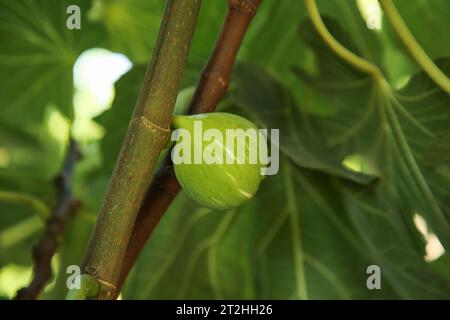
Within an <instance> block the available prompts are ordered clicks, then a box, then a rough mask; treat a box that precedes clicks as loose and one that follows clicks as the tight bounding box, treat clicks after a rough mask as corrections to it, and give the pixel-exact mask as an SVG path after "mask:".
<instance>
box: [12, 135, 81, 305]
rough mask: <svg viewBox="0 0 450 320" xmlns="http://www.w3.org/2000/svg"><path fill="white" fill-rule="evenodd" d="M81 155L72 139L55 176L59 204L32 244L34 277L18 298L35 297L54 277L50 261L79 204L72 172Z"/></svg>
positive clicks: (32, 298) (18, 293) (27, 298)
mask: <svg viewBox="0 0 450 320" xmlns="http://www.w3.org/2000/svg"><path fill="white" fill-rule="evenodd" d="M78 159H80V151H79V149H78V145H77V143H76V142H75V141H74V140H71V141H70V144H69V148H68V150H67V155H66V159H65V161H64V165H63V167H62V169H61V172H60V173H59V174H58V175H57V177H56V178H55V188H56V190H57V192H58V197H57V204H56V206H55V209H54V211H53V213H52V215H51V217H50V218H49V219H48V220H47V222H46V228H45V230H44V233H43V235H42V237H41V239H40V240H39V242H38V243H37V245H36V246H35V247H33V261H34V269H33V279H32V281H31V283H30V284H29V286H28V287H25V288H22V289H20V290H19V291H18V292H17V295H16V297H15V299H17V300H34V299H37V297H38V296H39V294H40V293H41V292H42V290H43V289H44V287H45V285H46V284H47V283H48V281H49V280H50V279H51V278H52V268H51V261H52V257H53V256H54V254H55V253H56V250H57V249H58V247H59V245H60V242H61V239H62V237H63V235H64V230H65V227H66V225H67V223H68V221H69V220H70V218H71V217H72V216H73V215H74V214H75V212H76V210H77V208H78V207H79V205H80V202H79V200H77V199H76V198H75V197H74V195H73V193H72V175H73V171H74V167H75V163H76V162H77V160H78Z"/></svg>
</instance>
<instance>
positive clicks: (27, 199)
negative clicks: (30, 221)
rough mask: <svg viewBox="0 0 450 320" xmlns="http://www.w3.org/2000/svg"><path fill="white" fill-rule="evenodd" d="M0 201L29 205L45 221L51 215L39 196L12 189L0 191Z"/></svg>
mask: <svg viewBox="0 0 450 320" xmlns="http://www.w3.org/2000/svg"><path fill="white" fill-rule="evenodd" d="M0 202H10V203H15V204H20V205H24V206H27V207H30V208H31V209H33V210H34V211H35V212H36V213H37V214H38V216H39V217H40V218H41V219H42V221H46V220H47V219H48V218H50V215H51V210H50V208H49V207H48V206H47V205H46V204H45V203H44V202H42V201H41V200H40V199H39V198H37V197H35V196H33V195H31V194H27V193H21V192H13V191H0Z"/></svg>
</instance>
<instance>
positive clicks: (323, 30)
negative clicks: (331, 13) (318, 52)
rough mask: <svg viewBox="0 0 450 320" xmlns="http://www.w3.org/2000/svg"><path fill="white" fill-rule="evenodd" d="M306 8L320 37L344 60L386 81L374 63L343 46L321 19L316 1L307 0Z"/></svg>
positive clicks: (375, 77)
mask: <svg viewBox="0 0 450 320" xmlns="http://www.w3.org/2000/svg"><path fill="white" fill-rule="evenodd" d="M305 6H306V9H307V11H308V14H309V17H310V18H311V22H312V23H313V25H314V27H315V28H316V30H317V32H318V33H319V35H320V37H321V38H322V39H323V40H324V41H325V42H326V43H327V44H328V45H329V46H330V48H331V49H332V50H333V51H334V52H335V53H336V54H337V55H338V56H339V57H341V58H342V59H344V60H345V61H347V62H348V63H350V64H351V65H352V66H354V67H355V68H357V69H358V70H360V71H362V72H364V73H368V74H369V75H371V76H372V77H373V78H374V79H376V80H382V79H384V76H383V74H382V72H381V70H380V69H379V68H378V67H377V66H376V65H374V64H373V63H371V62H369V61H367V60H364V59H363V58H361V57H359V56H357V55H356V54H354V53H353V52H351V51H350V50H348V49H347V48H345V47H344V46H342V45H341V44H340V43H339V42H338V41H337V40H336V39H335V38H334V37H333V35H332V34H331V33H330V32H329V31H328V29H327V27H326V26H325V24H324V23H323V20H322V18H321V17H320V13H319V9H318V8H317V4H316V1H315V0H305Z"/></svg>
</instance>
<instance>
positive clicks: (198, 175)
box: [172, 112, 266, 210]
mask: <svg viewBox="0 0 450 320" xmlns="http://www.w3.org/2000/svg"><path fill="white" fill-rule="evenodd" d="M194 121H201V122H202V129H203V130H202V133H204V132H205V131H206V130H208V129H218V130H220V132H221V133H222V135H223V140H224V141H223V144H220V143H219V145H220V147H221V148H222V149H223V155H224V156H225V154H226V153H227V152H232V153H233V155H235V153H236V147H235V150H227V149H226V143H225V140H226V131H225V130H226V129H243V130H247V129H250V128H251V129H255V130H257V129H258V128H257V127H256V126H255V125H254V124H253V122H251V121H249V120H247V119H245V118H243V117H240V116H237V115H234V114H230V113H223V112H214V113H207V114H200V115H193V116H175V117H174V120H173V124H172V125H173V127H174V128H175V129H181V128H182V129H187V130H188V131H189V132H190V134H191V159H192V164H185V163H181V164H174V169H175V175H176V177H177V179H178V181H179V183H180V185H181V187H182V189H183V190H184V192H185V193H186V194H187V195H188V197H190V198H191V199H193V200H195V201H197V202H198V203H199V204H201V205H202V206H205V207H208V208H211V209H214V210H230V209H233V208H236V207H239V206H241V205H243V204H244V203H246V202H247V201H249V200H250V199H251V198H252V197H253V196H254V195H255V193H256V192H257V190H258V188H259V185H260V183H261V181H262V180H263V178H264V176H263V175H261V168H262V165H261V163H260V162H259V158H258V161H257V163H256V164H250V163H249V161H248V154H249V147H250V146H249V143H248V139H246V140H245V157H246V159H245V163H244V164H237V163H233V164H227V163H223V164H216V163H213V164H206V163H204V161H203V163H201V164H194V163H193V159H194V154H193V153H194V141H193V140H194ZM215 142H216V143H218V141H216V140H215ZM177 143H179V142H177ZM210 143H211V141H203V149H202V153H203V151H204V150H205V147H206V146H207V145H209V144H210ZM264 143H266V141H264ZM236 145H237V138H236V140H235V146H236ZM258 145H259V144H258ZM256 151H258V150H256Z"/></svg>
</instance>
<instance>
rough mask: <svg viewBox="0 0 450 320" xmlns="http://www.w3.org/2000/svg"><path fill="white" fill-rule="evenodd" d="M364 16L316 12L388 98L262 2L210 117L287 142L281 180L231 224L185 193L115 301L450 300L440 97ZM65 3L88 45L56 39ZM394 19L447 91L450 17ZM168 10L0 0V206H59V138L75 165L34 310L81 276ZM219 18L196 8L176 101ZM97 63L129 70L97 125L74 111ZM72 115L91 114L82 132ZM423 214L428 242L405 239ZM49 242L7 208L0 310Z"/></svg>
mask: <svg viewBox="0 0 450 320" xmlns="http://www.w3.org/2000/svg"><path fill="white" fill-rule="evenodd" d="M364 2H365V1H352V0H345V1H325V0H323V1H322V0H319V1H318V5H319V8H320V11H321V13H322V14H323V15H324V16H326V18H324V20H325V22H326V24H327V26H328V28H329V30H330V32H331V33H332V34H333V35H334V36H335V37H336V38H337V39H338V40H339V41H340V42H341V43H342V44H343V45H344V46H345V47H347V48H349V49H350V50H352V51H353V52H355V53H357V54H359V55H360V56H361V57H363V58H365V59H367V60H370V61H372V62H373V63H375V64H377V65H378V66H379V67H380V68H381V69H382V70H383V72H384V73H385V74H386V77H387V79H388V80H389V83H390V85H391V87H389V89H386V90H380V89H379V87H376V86H374V84H373V83H372V82H371V79H370V78H368V77H367V76H365V75H363V74H361V73H360V72H358V71H357V70H355V69H353V68H352V67H351V66H350V65H348V64H347V63H346V62H344V61H342V60H340V59H339V58H338V57H337V56H336V55H334V54H333V53H332V52H331V51H330V50H329V48H328V47H327V46H326V44H324V43H323V41H322V40H321V39H320V38H319V37H318V35H317V34H316V32H315V30H314V28H313V27H312V25H311V23H310V22H309V20H308V17H307V13H306V10H305V8H304V6H303V2H302V1H297V0H280V1H276V0H265V1H263V4H262V5H261V8H260V11H259V12H258V14H257V16H256V17H255V19H254V21H253V23H252V25H251V27H250V29H249V31H248V33H247V35H246V37H245V40H244V43H243V45H242V48H241V50H240V53H239V63H238V65H237V66H236V68H235V72H234V74H233V78H232V83H231V86H230V91H229V93H228V94H227V96H226V97H225V100H224V102H223V104H222V105H221V108H229V109H230V110H233V112H238V113H242V114H245V115H246V116H247V117H250V118H251V119H252V120H253V121H255V122H256V123H257V124H258V125H259V126H261V127H265V128H279V129H280V135H281V137H280V148H281V154H282V155H281V158H282V162H281V165H280V172H279V174H278V175H276V176H273V177H269V178H267V179H265V181H264V182H263V184H262V187H261V190H260V191H259V192H258V194H257V195H256V197H255V198H254V199H253V200H252V201H251V202H250V203H248V204H247V205H245V206H243V207H241V208H238V209H236V210H233V211H230V212H226V213H222V212H212V211H211V210H209V209H205V208H201V207H199V206H198V205H197V204H195V203H193V202H192V201H191V200H189V199H187V198H186V197H185V196H184V195H183V193H181V194H180V195H179V197H178V198H177V199H176V201H175V202H174V203H173V205H172V206H171V208H170V210H169V211H168V212H167V213H166V215H165V216H164V218H163V219H162V221H161V223H160V225H159V226H158V228H157V229H156V231H155V233H154V234H153V235H152V238H151V241H149V243H148V244H147V246H146V248H145V249H144V251H143V252H142V255H141V257H140V258H139V260H138V262H137V264H136V266H135V268H134V269H133V271H132V273H131V274H130V277H129V278H128V280H127V282H126V284H125V287H124V289H123V291H122V296H123V298H125V299H128V298H130V299H131V298H132V299H148V298H151V299H162V298H218V299H220V298H234V299H240V298H243V299H251V298H263V299H264V298H274V299H299V298H302V299H303V298H313V299H328V298H331V299H350V298H354V299H365V298H367V299H385V298H408V299H414V298H439V299H442V298H450V272H449V270H450V259H449V256H448V254H447V253H445V252H444V253H443V254H442V251H443V250H442V249H441V250H440V251H439V248H440V247H439V246H438V245H439V241H438V240H437V238H439V240H440V243H441V244H442V246H443V248H445V249H446V250H448V249H449V246H450V241H449V239H450V193H449V190H450V161H449V159H450V149H449V146H450V139H449V137H450V97H449V96H448V95H446V94H445V93H443V92H442V91H441V90H440V89H439V88H437V87H436V85H435V84H434V83H433V82H432V81H431V80H430V79H429V78H428V77H427V76H426V75H425V74H424V73H423V72H421V71H420V69H419V68H418V67H417V66H416V65H415V63H414V62H413V61H412V60H411V58H410V57H409V55H408V53H407V52H405V51H404V48H403V47H402V45H401V43H400V42H399V40H398V39H397V37H396V35H395V33H394V31H393V30H392V29H391V28H390V26H389V25H388V23H387V21H385V20H384V19H383V20H382V24H381V26H382V28H381V30H370V29H369V28H368V27H367V25H366V21H365V20H364V19H363V15H362V14H361V11H360V9H361V5H362V4H364ZM366 2H367V1H366ZM369 2H370V3H373V1H368V2H367V3H369ZM70 4H77V5H79V6H80V8H81V10H82V28H81V30H68V29H67V28H66V27H65V21H66V18H67V14H66V8H67V6H68V5H70ZM358 4H359V6H358ZM395 4H396V6H397V8H398V10H399V12H400V13H401V15H402V16H403V18H404V19H405V21H406V23H407V24H408V26H409V27H410V29H411V31H412V33H413V34H414V35H415V36H416V37H417V39H418V41H419V42H420V43H421V44H422V45H423V46H424V48H425V50H426V51H427V53H428V54H429V55H430V56H431V57H432V58H433V59H438V58H439V59H438V60H437V62H436V63H437V64H438V66H439V67H440V68H441V69H442V70H443V71H444V72H445V73H446V74H448V75H450V60H449V58H450V42H449V41H450V40H449V39H448V37H447V38H446V37H445V35H443V30H448V28H449V23H450V22H449V20H448V16H449V14H450V2H449V1H448V0H433V1H419V0H413V1H411V0H397V1H395ZM163 6H164V1H162V0H152V1H148V0H109V1H106V0H93V1H90V0H75V1H66V0H60V1H58V2H57V4H56V2H55V1H52V0H15V1H10V0H0V190H2V191H16V192H21V193H26V194H29V195H32V196H34V197H37V198H38V199H41V201H42V202H43V203H45V204H47V205H48V206H50V207H52V206H53V205H54V202H55V190H54V188H53V182H52V181H53V177H54V176H55V174H56V173H57V172H58V171H59V170H60V167H61V165H62V161H63V159H64V154H65V150H66V148H67V145H68V140H69V136H70V135H72V136H75V137H76V138H77V139H78V142H79V144H80V145H81V148H82V153H83V155H84V156H83V159H82V160H81V161H80V162H79V163H78V165H77V168H76V172H75V177H74V185H73V188H74V190H75V193H76V195H77V197H78V198H80V200H81V201H82V207H81V209H80V210H79V212H78V213H77V215H76V217H75V218H74V219H73V220H72V221H71V222H70V224H69V226H68V228H67V232H66V233H65V235H64V239H63V241H62V244H61V248H60V250H59V252H58V254H57V255H56V256H55V258H54V271H55V273H56V278H55V281H54V282H53V283H52V284H51V285H49V286H48V287H47V289H46V291H45V292H44V294H43V295H42V298H46V299H51V298H63V297H64V296H65V293H66V277H67V274H66V272H65V270H66V268H67V266H68V265H72V264H79V263H80V262H81V260H82V256H83V253H84V250H85V247H86V244H87V241H88V238H89V235H90V232H91V230H92V227H93V224H94V223H95V216H96V212H97V211H98V209H99V206H100V204H101V201H102V198H103V193H104V190H105V187H106V184H107V182H108V179H109V176H110V175H111V172H112V169H113V166H114V163H115V160H116V157H117V154H118V152H119V149H120V146H121V143H122V140H123V137H124V134H125V132H126V128H127V125H128V120H129V118H130V115H131V112H132V110H133V107H134V104H135V102H136V99H137V96H138V93H139V90H140V86H141V84H142V81H143V78H144V73H145V65H146V63H147V62H148V61H149V59H150V57H151V52H152V48H153V45H154V42H155V39H156V37H157V33H158V28H159V23H160V19H161V14H162V10H163ZM225 13H226V1H225V0H223V1H219V0H204V1H203V6H202V9H201V13H200V17H199V20H198V28H197V30H196V33H195V37H194V40H193V45H192V49H191V52H190V56H189V60H188V65H187V69H186V72H185V76H184V80H183V85H182V87H183V88H188V87H191V86H193V85H195V83H196V81H197V79H198V77H199V73H200V71H201V69H202V66H203V64H204V63H205V61H206V60H207V58H208V56H209V54H210V51H211V48H212V46H213V44H214V41H215V39H216V37H217V34H218V31H219V29H220V26H221V22H222V19H223V17H224V15H225ZM90 48H105V49H108V50H110V51H113V52H117V53H121V54H124V55H125V56H126V57H128V59H130V60H131V62H132V63H133V68H132V69H131V70H130V71H129V72H127V73H126V74H125V75H123V76H122V77H121V78H120V79H119V80H118V81H117V83H116V84H115V96H114V99H113V101H112V105H111V108H110V109H109V110H107V111H104V109H105V108H106V109H107V108H108V107H109V106H106V107H105V106H101V105H99V104H98V103H96V102H95V101H94V100H92V99H91V98H92V97H90V96H89V94H88V93H86V92H81V93H80V92H78V94H82V95H83V97H84V98H83V99H80V100H77V99H74V95H75V87H74V81H73V73H74V65H75V62H76V60H77V58H78V57H79V56H80V54H81V53H83V52H84V51H85V50H87V49H90ZM75 72H76V69H75ZM92 72H93V73H95V72H98V71H96V70H92ZM74 101H75V102H74ZM77 101H78V102H77ZM77 103H78V104H80V103H81V104H83V106H84V110H86V108H88V107H89V108H92V112H88V113H89V116H86V115H85V114H84V115H82V114H81V113H82V112H83V111H82V110H83V108H77V107H74V104H77ZM86 105H87V106H88V107H86ZM95 110H97V111H98V112H97V111H95ZM99 110H100V111H99ZM97 113H101V114H100V115H97ZM94 117H95V118H94ZM80 119H81V120H80ZM77 121H79V122H78V124H77V125H74V123H76V122H77ZM418 215H419V216H421V217H422V218H423V219H424V221H425V223H426V225H427V228H426V229H427V230H426V231H425V232H424V231H423V230H419V229H420V228H419V229H418V228H417V223H416V224H415V220H414V217H416V216H418ZM42 228H43V222H42V221H41V220H40V219H39V218H38V217H37V215H36V213H35V212H33V210H32V209H30V208H29V207H27V206H23V205H22V204H17V203H10V202H8V203H6V202H2V201H1V199H0V297H12V296H13V295H14V292H15V290H16V289H18V288H20V287H21V286H23V285H25V284H26V283H27V281H29V279H30V275H31V273H30V268H31V264H32V261H31V248H32V246H33V244H35V243H36V241H37V239H38V237H39V235H40V233H41V232H42ZM433 235H437V238H436V237H434V238H433ZM432 241H434V242H433V244H434V245H435V246H437V247H438V249H437V251H436V250H435V251H433V252H434V254H435V255H434V261H432V262H431V261H430V260H429V259H427V260H425V259H424V257H425V255H426V254H430V252H427V250H428V247H429V246H430V244H431V242H432ZM436 243H437V244H436ZM433 252H432V253H433ZM436 259H437V260H436ZM371 264H377V265H379V266H380V267H381V270H382V290H372V291H370V290H368V289H367V287H366V279H367V276H368V275H367V274H366V268H367V266H368V265H371Z"/></svg>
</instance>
